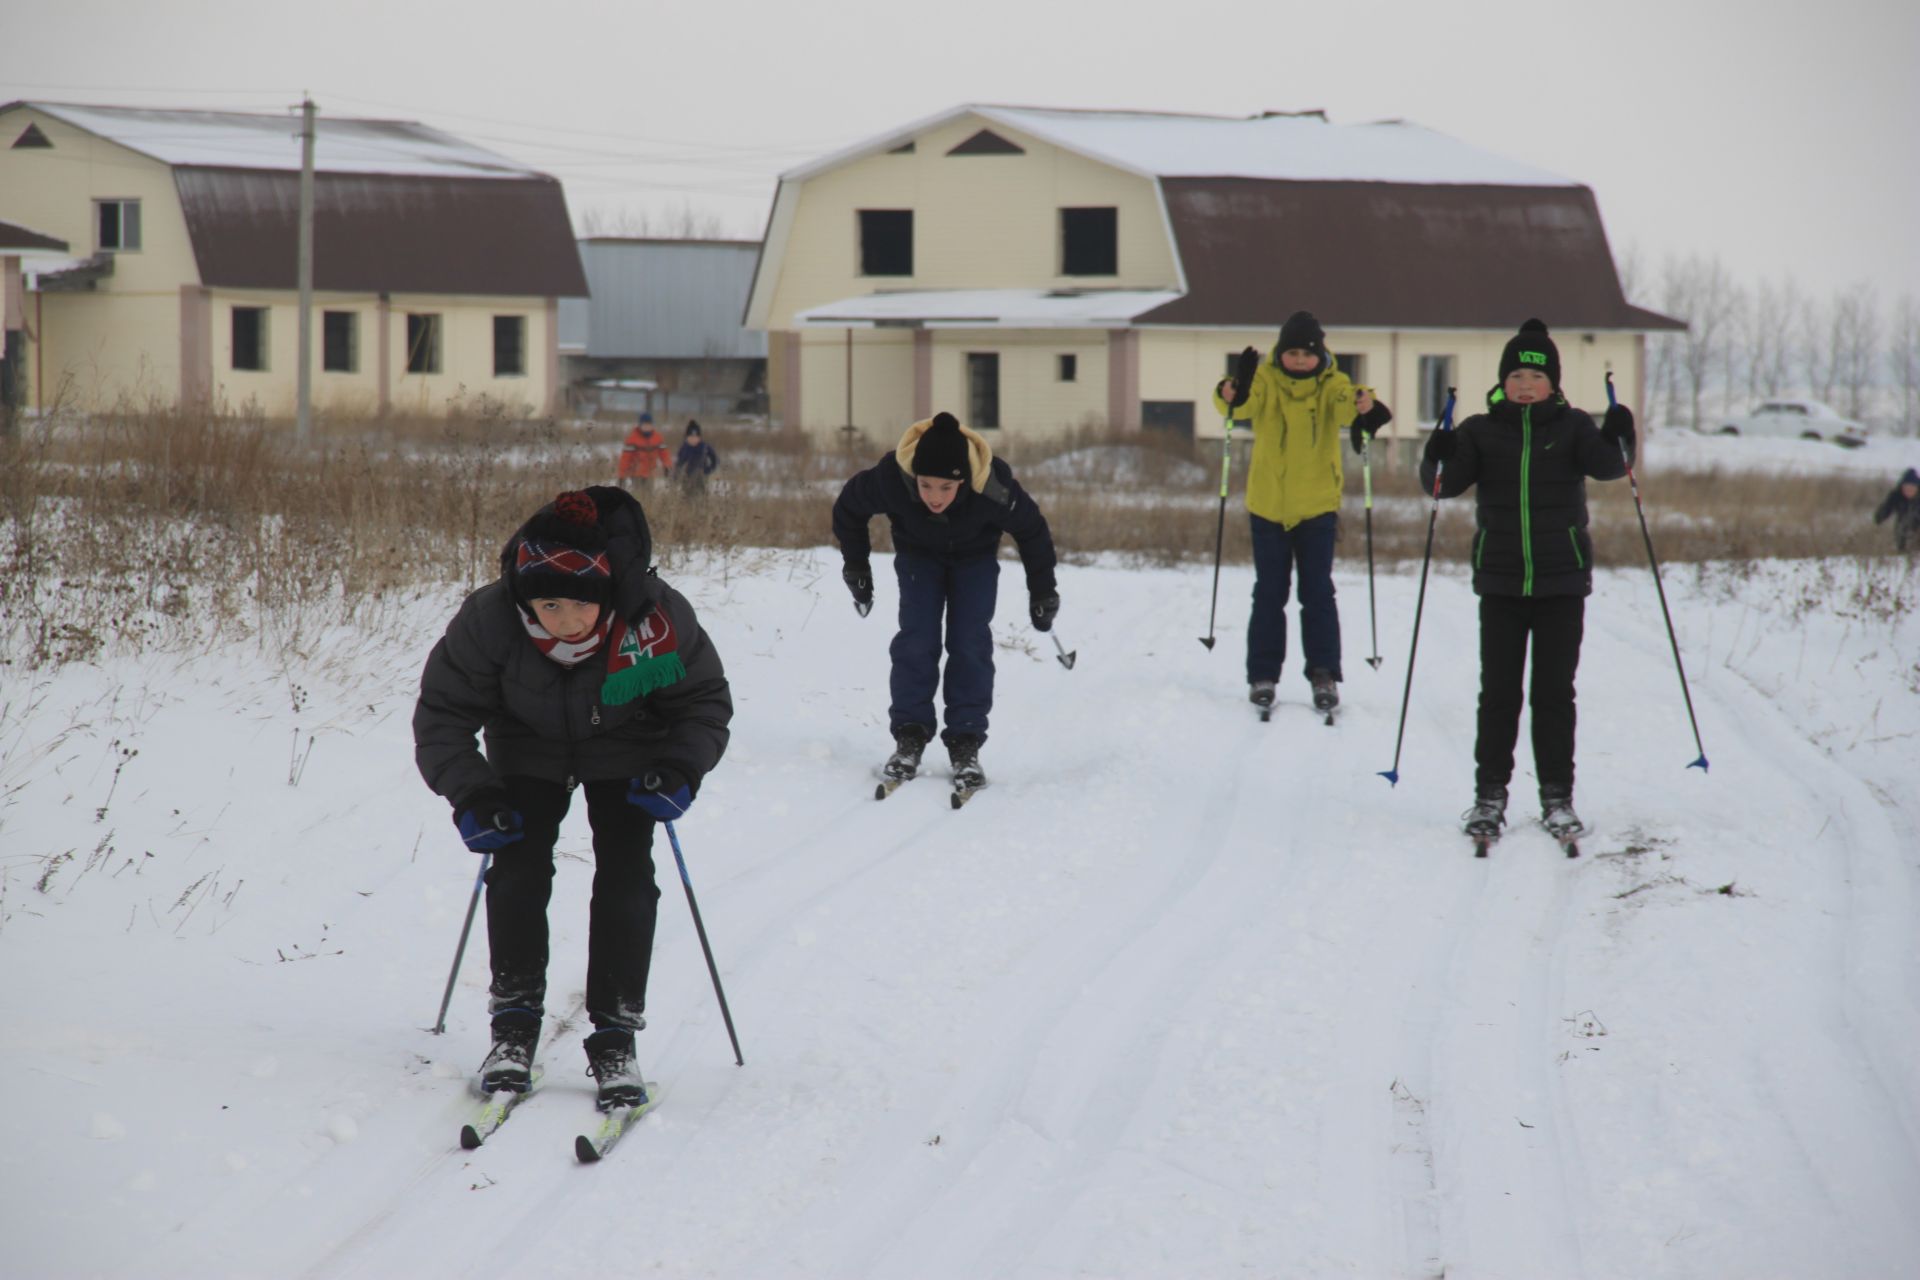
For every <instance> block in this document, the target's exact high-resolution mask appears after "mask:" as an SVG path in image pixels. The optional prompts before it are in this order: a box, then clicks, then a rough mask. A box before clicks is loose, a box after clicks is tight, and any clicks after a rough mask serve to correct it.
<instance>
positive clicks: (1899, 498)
mask: <svg viewBox="0 0 1920 1280" xmlns="http://www.w3.org/2000/svg"><path fill="white" fill-rule="evenodd" d="M1889 518H1891V519H1892V521H1893V548H1894V550H1896V551H1905V550H1907V549H1908V548H1910V547H1920V471H1915V470H1914V469H1913V468H1912V467H1908V468H1907V474H1905V475H1903V476H1901V477H1900V483H1899V484H1897V485H1895V486H1894V487H1893V488H1892V489H1891V490H1890V491H1889V492H1888V493H1887V496H1886V498H1885V500H1884V501H1882V502H1881V503H1880V506H1879V507H1878V508H1877V509H1876V510H1875V511H1874V513H1873V522H1874V523H1875V524H1884V523H1885V522H1886V521H1887V520H1888V519H1889Z"/></svg>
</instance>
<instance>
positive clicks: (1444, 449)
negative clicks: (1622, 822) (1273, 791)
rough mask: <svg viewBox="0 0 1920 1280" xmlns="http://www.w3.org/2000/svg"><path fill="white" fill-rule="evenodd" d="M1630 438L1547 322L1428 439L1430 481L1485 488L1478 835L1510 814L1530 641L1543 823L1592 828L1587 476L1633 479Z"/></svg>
mask: <svg viewBox="0 0 1920 1280" xmlns="http://www.w3.org/2000/svg"><path fill="white" fill-rule="evenodd" d="M1633 447H1634V430H1633V415H1632V413H1630V412H1628V410H1627V409H1626V408H1625V407H1624V406H1621V405H1614V406H1612V407H1611V408H1609V409H1608V410H1607V415H1606V421H1605V425H1604V426H1601V427H1595V426H1594V425H1593V419H1592V418H1590V417H1588V416H1587V415H1586V414H1584V413H1582V412H1581V411H1580V410H1578V409H1576V408H1574V407H1573V406H1572V405H1570V404H1568V403H1567V400H1566V397H1565V396H1563V395H1561V394H1560V352H1559V349H1558V348H1556V347H1555V346H1554V344H1553V339H1552V338H1551V337H1549V336H1548V334H1547V327H1546V326H1545V325H1544V324H1542V323H1540V321H1538V320H1529V321H1527V322H1526V323H1525V324H1524V325H1522V326H1520V332H1519V333H1517V334H1515V335H1514V336H1513V337H1512V338H1511V339H1509V340H1508V342H1507V345H1506V348H1505V349H1504V350H1503V351H1502V352H1501V355H1500V385H1499V386H1497V387H1495V388H1494V389H1493V390H1492V391H1491V392H1489V393H1488V395H1487V411H1486V412H1485V413H1480V414H1475V415H1474V416H1473V417H1470V418H1468V419H1467V420H1466V421H1464V422H1462V423H1461V424H1460V426H1459V428H1458V429H1457V430H1453V431H1435V432H1434V433H1433V434H1432V435H1431V436H1429V437H1428V439H1427V446H1426V452H1425V456H1424V457H1423V459H1422V461H1421V464H1420V483H1421V485H1422V487H1423V488H1425V489H1427V490H1431V489H1432V488H1433V483H1434V474H1435V471H1436V470H1438V472H1439V475H1440V496H1441V497H1443V498H1451V497H1455V496H1457V495H1459V494H1462V493H1465V492H1466V491H1467V490H1468V489H1470V488H1475V487H1476V486H1477V488H1478V493H1477V505H1476V508H1475V517H1474V526H1475V529H1474V538H1473V589H1474V591H1475V593H1477V594H1478V595H1479V597H1480V715H1479V731H1478V735H1477V737H1476V739H1475V742H1474V749H1473V751H1474V762H1475V771H1474V804H1473V807H1472V808H1471V809H1469V810H1467V812H1466V814H1465V815H1464V822H1465V826H1466V830H1467V833H1468V834H1469V835H1473V836H1476V837H1482V838H1486V839H1492V838H1493V837H1495V836H1498V835H1499V833H1500V829H1501V827H1502V826H1503V825H1504V824H1505V822H1506V811H1507V784H1508V782H1509V781H1511V779H1512V777H1513V749H1514V745H1515V743H1516V741H1517V740H1518V738H1519V735H1520V702H1521V675H1522V673H1523V672H1524V670H1525V668H1526V664H1527V656H1528V654H1527V651H1528V647H1529V642H1531V647H1532V651H1533V653H1532V659H1533V676H1532V680H1531V684H1530V688H1529V690H1528V695H1527V702H1528V704H1529V705H1530V706H1531V707H1532V709H1533V767H1534V774H1535V776H1536V778H1537V780H1538V781H1539V784H1540V811H1541V820H1542V822H1543V823H1545V825H1546V826H1547V829H1548V830H1549V831H1551V832H1553V834H1554V835H1555V836H1556V837H1559V838H1562V839H1571V838H1573V837H1574V836H1577V835H1579V834H1580V832H1581V831H1582V830H1583V829H1584V828H1583V826H1582V824H1581V822H1580V818H1579V816H1578V815H1577V814H1576V813H1575V812H1574V808H1573V725H1574V690H1573V679H1574V673H1575V671H1577V670H1578V669H1579V666H1580V638H1581V633H1582V629H1583V627H1584V624H1585V619H1586V604H1587V600H1586V598H1587V596H1588V595H1589V594H1591V593H1592V591H1593V541H1592V539H1591V538H1589V537H1588V536H1587V486H1586V482H1587V481H1588V480H1589V479H1593V480H1617V479H1619V478H1620V477H1621V476H1624V475H1625V474H1626V473H1627V466H1628V464H1629V462H1630V461H1631V459H1632V456H1633Z"/></svg>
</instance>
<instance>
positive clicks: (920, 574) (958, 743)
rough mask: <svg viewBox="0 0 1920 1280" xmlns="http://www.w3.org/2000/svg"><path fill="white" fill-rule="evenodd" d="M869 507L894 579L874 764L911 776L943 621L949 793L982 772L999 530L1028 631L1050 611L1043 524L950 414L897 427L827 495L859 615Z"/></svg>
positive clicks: (1002, 465) (978, 779) (866, 581)
mask: <svg viewBox="0 0 1920 1280" xmlns="http://www.w3.org/2000/svg"><path fill="white" fill-rule="evenodd" d="M877 515H884V516H886V517H887V522H888V524H889V525H890V526H891V527H892V531H893V551H894V554H893V569H894V574H895V576H896V577H897V578H898V579H899V583H900V630H899V633H898V634H896V635H895V636H894V638H893V646H892V651H891V652H892V657H893V672H892V677H891V680H890V682H889V684H890V691H891V694H892V705H891V706H890V707H889V708H888V712H887V719H888V727H889V728H890V729H891V730H892V732H893V739H894V752H893V755H892V757H891V758H889V759H888V761H887V764H886V770H885V772H886V775H887V777H888V779H889V780H890V781H892V782H895V783H899V782H904V781H906V780H907V779H909V778H911V777H913V776H914V774H915V772H916V771H917V770H918V769H919V767H920V755H921V753H922V752H923V751H924V750H925V749H926V746H927V743H928V741H929V740H931V738H932V737H933V732H934V727H935V719H934V707H933V695H934V693H935V691H936V690H938V689H940V688H941V687H942V683H941V678H940V651H941V648H942V632H943V621H944V644H945V649H946V654H947V670H946V680H945V686H944V687H945V701H946V727H945V728H944V729H943V730H942V731H941V734H940V737H941V739H942V741H944V742H945V743H946V747H947V756H948V758H949V760H950V761H951V762H952V765H953V781H954V787H955V791H956V795H959V793H961V792H965V793H968V794H970V793H971V792H972V791H973V790H974V789H977V788H978V787H980V786H982V785H984V784H985V782H986V775H985V773H984V772H982V770H981V768H980V748H981V746H982V744H984V743H985V742H986V740H987V715H988V712H989V711H991V710H992V707H993V633H992V631H991V630H990V629H989V626H988V624H989V623H991V622H992V621H993V610H994V604H995V601H996V597H997V594H998V589H999V581H1000V562H999V560H998V559H997V558H996V552H997V551H998V549H999V546H1000V535H1001V534H1002V533H1008V534H1011V535H1013V539H1014V542H1015V544H1016V545H1017V546H1018V548H1019V551H1020V560H1021V563H1022V564H1023V565H1024V566H1025V567H1026V575H1027V616H1028V618H1029V620H1031V621H1032V623H1033V626H1034V629H1035V630H1038V631H1046V630H1048V629H1050V628H1051V627H1052V626H1053V619H1054V615H1055V614H1057V613H1058V612H1059V611H1060V593H1059V591H1058V590H1056V588H1055V582H1054V573H1053V570H1054V553H1053V534H1052V532H1051V531H1050V530H1049V529H1048V527H1047V520H1046V517H1045V516H1043V515H1042V514H1041V513H1040V508H1039V507H1038V506H1037V505H1035V503H1034V501H1033V499H1032V498H1031V497H1029V496H1028V495H1027V492H1026V490H1024V489H1022V488H1021V487H1020V484H1019V482H1018V481H1017V480H1015V479H1014V478H1013V469H1012V468H1011V467H1009V466H1008V465H1007V464H1006V462H1005V461H1003V460H1002V459H999V458H995V457H994V456H993V450H992V448H991V447H989V446H988V444H987V442H986V440H985V439H984V438H982V437H981V435H980V434H979V433H978V432H976V431H971V430H969V429H968V428H966V427H963V426H961V425H960V423H959V420H958V419H956V418H955V417H954V416H953V415H952V414H950V413H936V414H935V415H934V416H933V417H932V418H931V419H928V420H927V421H925V422H916V423H914V424H913V425H912V426H911V427H908V428H907V432H906V434H905V435H904V436H902V437H901V438H900V443H899V445H898V447H896V448H895V449H894V450H893V451H892V452H890V453H888V454H886V455H885V456H883V457H882V458H881V459H880V461H879V462H877V463H875V464H874V465H873V466H871V467H868V468H867V469H866V470H865V471H862V472H860V473H859V474H857V475H855V476H854V477H853V478H852V479H850V480H848V481H847V483H846V486H845V487H844V488H843V489H842V490H841V491H840V498H839V500H838V501H837V502H835V503H834V504H833V536H834V538H835V539H836V540H837V541H838V542H839V543H840V554H841V556H842V558H843V559H844V560H845V565H844V567H843V568H842V570H841V578H842V579H843V580H844V581H845V582H846V584H847V589H848V590H850V591H851V592H852V593H853V603H854V607H855V608H856V609H858V610H859V611H860V615H861V616H862V617H865V616H866V614H867V611H868V610H869V609H871V608H872V607H873V568H872V565H871V564H870V562H869V556H870V555H871V552H872V545H873V544H872V542H871V540H870V538H869V536H868V532H867V524H868V521H870V520H871V519H872V518H873V517H874V516H877ZM961 798H964V797H961Z"/></svg>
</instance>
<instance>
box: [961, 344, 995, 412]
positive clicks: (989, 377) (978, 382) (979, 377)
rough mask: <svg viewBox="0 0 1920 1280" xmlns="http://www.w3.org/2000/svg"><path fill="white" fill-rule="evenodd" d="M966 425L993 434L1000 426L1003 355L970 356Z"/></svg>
mask: <svg viewBox="0 0 1920 1280" xmlns="http://www.w3.org/2000/svg"><path fill="white" fill-rule="evenodd" d="M967 425H968V426H970V427H974V428H976V429H981V430H991V429H992V428H994V427H998V426H999V425H1000V353H999V352H997V351H969V352H967Z"/></svg>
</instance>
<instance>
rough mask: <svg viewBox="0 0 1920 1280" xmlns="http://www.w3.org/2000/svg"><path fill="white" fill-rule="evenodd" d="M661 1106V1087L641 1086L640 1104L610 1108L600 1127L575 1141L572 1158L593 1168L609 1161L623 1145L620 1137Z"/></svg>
mask: <svg viewBox="0 0 1920 1280" xmlns="http://www.w3.org/2000/svg"><path fill="white" fill-rule="evenodd" d="M659 1102H660V1086H659V1085H658V1084H657V1083H654V1082H653V1081H648V1082H647V1083H646V1084H644V1085H642V1086H641V1097H640V1101H639V1102H636V1103H633V1104H631V1105H629V1106H622V1107H610V1108H608V1109H607V1111H606V1112H605V1113H604V1114H603V1117H602V1119H601V1121H600V1127H599V1128H598V1129H596V1130H594V1132H593V1133H591V1134H585V1133H583V1134H581V1135H579V1136H578V1137H576V1138H575V1139H574V1140H573V1155H574V1158H575V1159H576V1160H578V1161H579V1162H580V1163H581V1164H593V1163H595V1162H597V1161H599V1160H602V1159H604V1158H605V1157H606V1154H607V1153H608V1152H609V1151H612V1150H613V1147H614V1144H615V1143H617V1142H619V1141H620V1138H621V1135H623V1134H625V1133H626V1131H627V1130H628V1129H630V1128H632V1127H633V1122H634V1121H636V1120H638V1119H639V1118H640V1117H641V1116H644V1115H645V1114H647V1112H649V1111H651V1110H653V1109H654V1107H655V1106H657V1105H659Z"/></svg>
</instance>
